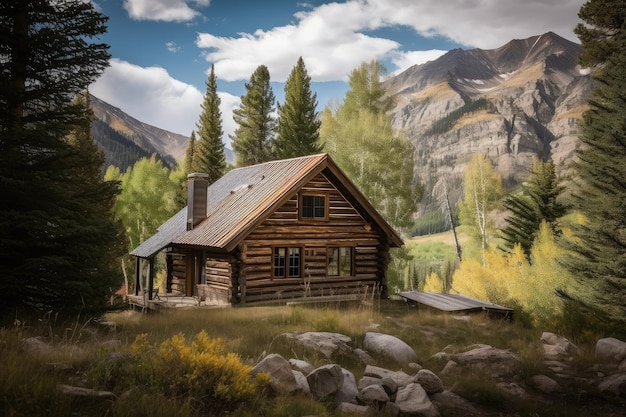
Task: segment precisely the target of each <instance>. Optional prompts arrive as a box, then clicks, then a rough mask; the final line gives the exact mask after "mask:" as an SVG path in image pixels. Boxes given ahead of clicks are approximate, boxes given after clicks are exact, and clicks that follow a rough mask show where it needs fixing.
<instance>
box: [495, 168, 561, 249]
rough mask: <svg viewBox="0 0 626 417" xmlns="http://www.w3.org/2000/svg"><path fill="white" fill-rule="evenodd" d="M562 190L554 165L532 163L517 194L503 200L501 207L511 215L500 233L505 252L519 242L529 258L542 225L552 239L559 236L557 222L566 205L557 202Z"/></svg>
mask: <svg viewBox="0 0 626 417" xmlns="http://www.w3.org/2000/svg"><path fill="white" fill-rule="evenodd" d="M562 191H563V187H562V186H561V185H559V179H558V177H557V175H556V170H555V167H554V162H553V161H552V160H548V161H547V162H541V161H538V160H537V161H535V163H534V164H533V170H532V173H531V175H530V177H529V178H528V180H527V181H526V182H525V183H524V184H522V186H521V192H520V193H519V194H515V195H511V196H509V197H507V198H506V199H505V200H504V207H505V208H506V209H508V210H509V211H510V212H511V215H510V216H508V217H507V218H506V222H507V223H508V225H507V226H506V227H505V228H504V229H502V230H501V237H502V239H503V240H504V242H505V243H504V247H505V250H506V251H507V252H510V251H511V250H512V249H513V246H515V244H516V243H519V244H520V246H521V247H522V250H523V251H524V253H525V254H526V256H527V257H529V256H530V249H531V247H532V245H533V242H534V240H535V238H536V237H537V233H539V228H540V226H541V223H542V222H546V223H547V225H548V226H549V228H550V230H551V231H552V233H553V234H554V235H555V236H558V235H559V234H560V227H559V223H558V221H559V218H561V217H562V216H564V215H565V213H566V212H567V206H565V205H564V204H563V203H561V202H560V201H559V195H560V194H561V192H562Z"/></svg>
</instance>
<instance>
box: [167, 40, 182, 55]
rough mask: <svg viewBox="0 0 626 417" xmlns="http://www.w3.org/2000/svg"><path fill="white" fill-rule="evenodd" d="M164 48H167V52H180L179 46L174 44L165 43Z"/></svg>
mask: <svg viewBox="0 0 626 417" xmlns="http://www.w3.org/2000/svg"><path fill="white" fill-rule="evenodd" d="M165 47H166V48H167V50H168V51H170V52H173V53H176V52H180V51H181V48H180V46H178V45H177V44H176V42H165Z"/></svg>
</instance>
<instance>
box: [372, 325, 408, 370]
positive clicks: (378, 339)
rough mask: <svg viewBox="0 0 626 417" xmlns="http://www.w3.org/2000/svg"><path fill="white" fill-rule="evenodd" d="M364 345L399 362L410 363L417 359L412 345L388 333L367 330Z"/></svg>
mask: <svg viewBox="0 0 626 417" xmlns="http://www.w3.org/2000/svg"><path fill="white" fill-rule="evenodd" d="M363 346H365V348H366V349H368V350H369V351H372V352H376V353H377V354H379V355H383V356H385V357H387V358H389V359H391V360H393V361H395V362H397V363H409V362H415V361H416V360H417V354H416V353H415V351H414V350H413V348H412V347H411V346H409V345H408V344H406V343H405V342H403V341H402V340H400V339H398V338H397V337H395V336H391V335H388V334H383V333H374V332H367V333H365V338H364V339H363Z"/></svg>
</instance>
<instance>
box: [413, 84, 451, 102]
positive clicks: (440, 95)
mask: <svg viewBox="0 0 626 417" xmlns="http://www.w3.org/2000/svg"><path fill="white" fill-rule="evenodd" d="M457 95H458V93H457V92H456V91H454V90H453V89H452V88H450V86H449V85H448V83H447V82H444V83H439V84H435V85H433V86H431V87H428V88H426V89H424V90H422V91H420V92H419V93H417V94H415V95H414V96H413V100H414V101H420V100H425V99H428V98H430V99H434V100H442V99H446V98H450V97H454V96H457Z"/></svg>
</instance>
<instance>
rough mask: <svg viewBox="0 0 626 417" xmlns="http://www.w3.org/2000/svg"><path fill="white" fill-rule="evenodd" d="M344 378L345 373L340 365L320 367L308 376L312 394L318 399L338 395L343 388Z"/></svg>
mask: <svg viewBox="0 0 626 417" xmlns="http://www.w3.org/2000/svg"><path fill="white" fill-rule="evenodd" d="M343 378H344V377H343V371H342V370H341V367H340V366H339V365H324V366H320V367H319V368H316V369H314V370H313V372H311V373H310V374H308V375H307V376H306V379H307V381H309V387H310V388H311V394H312V395H313V397H315V398H317V399H322V398H324V397H327V396H329V395H332V394H335V393H337V391H339V389H340V388H341V387H342V386H343Z"/></svg>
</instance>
